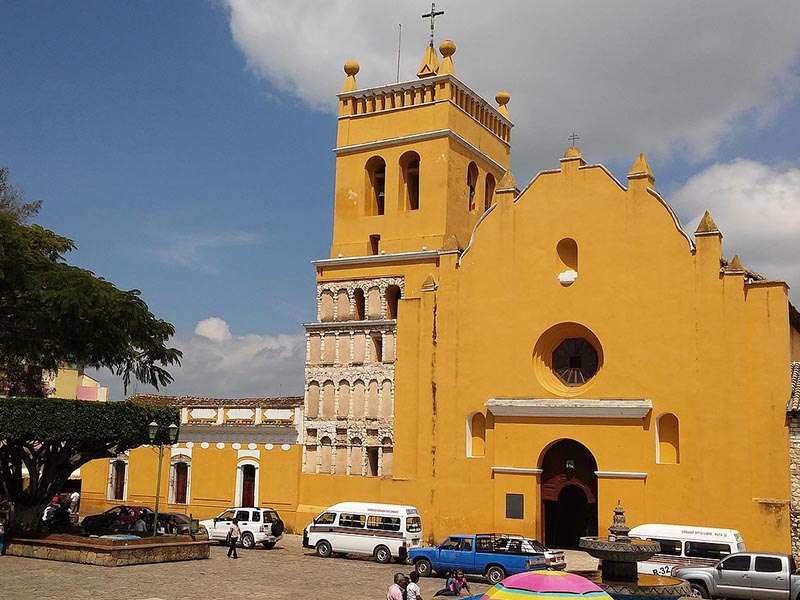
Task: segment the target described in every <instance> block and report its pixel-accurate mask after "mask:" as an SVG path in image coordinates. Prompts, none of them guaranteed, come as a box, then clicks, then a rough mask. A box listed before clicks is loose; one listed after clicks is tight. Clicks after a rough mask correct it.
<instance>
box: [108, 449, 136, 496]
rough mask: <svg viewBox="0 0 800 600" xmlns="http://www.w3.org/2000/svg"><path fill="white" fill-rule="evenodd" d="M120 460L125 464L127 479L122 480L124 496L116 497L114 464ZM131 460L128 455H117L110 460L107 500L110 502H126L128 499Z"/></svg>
mask: <svg viewBox="0 0 800 600" xmlns="http://www.w3.org/2000/svg"><path fill="white" fill-rule="evenodd" d="M118 462H121V463H124V464H125V479H124V480H123V482H122V498H114V465H115V464H116V463H118ZM130 466H131V464H130V460H129V459H128V456H116V457H114V458H112V459H111V460H109V461H108V487H107V488H106V500H109V501H110V502H125V501H126V500H127V499H128V475H129V474H130Z"/></svg>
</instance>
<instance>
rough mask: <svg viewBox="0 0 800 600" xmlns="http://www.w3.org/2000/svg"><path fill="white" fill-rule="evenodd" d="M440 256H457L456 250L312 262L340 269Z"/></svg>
mask: <svg viewBox="0 0 800 600" xmlns="http://www.w3.org/2000/svg"><path fill="white" fill-rule="evenodd" d="M442 254H458V250H445V251H441V250H421V251H419V252H397V253H396V254H370V255H368V256H340V257H338V258H321V259H318V260H312V261H311V264H312V265H314V266H315V267H317V268H319V267H323V268H324V267H342V266H345V265H370V264H383V263H404V262H417V261H420V260H427V259H434V258H439V256H441V255H442Z"/></svg>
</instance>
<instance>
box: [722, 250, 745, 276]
mask: <svg viewBox="0 0 800 600" xmlns="http://www.w3.org/2000/svg"><path fill="white" fill-rule="evenodd" d="M725 271H726V272H727V273H744V266H743V265H742V261H741V260H739V255H738V254H734V255H733V259H731V262H729V263H728V268H727V269H725Z"/></svg>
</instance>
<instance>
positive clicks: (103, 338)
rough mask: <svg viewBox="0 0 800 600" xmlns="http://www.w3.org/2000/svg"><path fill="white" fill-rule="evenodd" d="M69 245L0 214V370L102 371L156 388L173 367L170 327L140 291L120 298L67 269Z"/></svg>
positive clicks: (176, 357)
mask: <svg viewBox="0 0 800 600" xmlns="http://www.w3.org/2000/svg"><path fill="white" fill-rule="evenodd" d="M74 247H75V246H74V244H73V242H72V240H70V239H67V238H65V237H62V236H59V235H57V234H55V233H53V232H52V231H48V230H47V229H44V228H42V227H40V226H39V225H25V224H22V223H19V222H18V221H17V219H16V218H15V217H14V216H13V215H11V214H9V213H6V212H2V211H0V365H20V364H29V365H37V366H39V367H42V368H44V369H49V370H56V369H57V368H58V366H59V365H62V364H65V363H72V364H78V365H84V366H90V367H96V368H100V367H107V368H108V369H110V370H111V371H113V372H114V373H115V374H116V375H119V376H121V377H122V381H123V385H124V386H125V389H126V390H127V387H128V385H129V384H130V381H131V378H132V377H134V378H136V379H137V380H139V381H141V382H142V383H146V384H149V385H152V386H155V387H158V386H164V385H167V384H169V383H171V382H172V380H173V378H172V376H171V375H170V374H169V372H167V370H166V369H165V368H164V366H165V365H173V364H180V357H181V352H180V350H178V349H176V348H170V347H168V346H167V342H168V340H169V338H170V336H172V335H173V333H174V332H175V329H174V327H173V326H172V325H171V324H170V323H167V322H166V321H163V320H161V319H158V318H156V317H155V316H154V315H153V314H152V313H151V312H150V310H149V309H148V307H147V304H146V303H145V302H144V301H143V300H142V299H141V298H140V297H139V296H140V292H139V290H129V291H122V290H119V289H117V288H116V287H115V286H114V285H113V284H111V283H109V282H108V281H105V280H104V279H102V278H100V277H97V276H95V275H94V274H93V273H91V272H90V271H87V270H85V269H80V268H78V267H74V266H71V265H68V264H66V262H65V261H64V254H65V253H67V252H69V251H70V250H72V249H73V248H74Z"/></svg>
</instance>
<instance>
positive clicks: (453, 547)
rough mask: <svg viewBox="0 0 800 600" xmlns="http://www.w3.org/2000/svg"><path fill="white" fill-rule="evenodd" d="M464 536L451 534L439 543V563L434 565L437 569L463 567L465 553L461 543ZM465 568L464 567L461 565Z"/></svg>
mask: <svg viewBox="0 0 800 600" xmlns="http://www.w3.org/2000/svg"><path fill="white" fill-rule="evenodd" d="M463 540H464V538H462V537H460V536H453V535H451V536H450V537H449V538H447V539H446V540H445V541H443V542H442V543H441V544H440V545H439V552H438V555H439V556H438V559H439V560H438V565H434V568H435V569H437V570H447V569H458V568H459V567H461V561H462V560H463V554H462V550H461V543H462V541H463ZM461 568H463V567H461Z"/></svg>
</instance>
